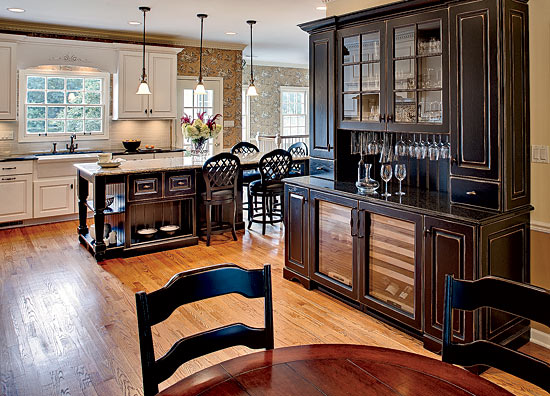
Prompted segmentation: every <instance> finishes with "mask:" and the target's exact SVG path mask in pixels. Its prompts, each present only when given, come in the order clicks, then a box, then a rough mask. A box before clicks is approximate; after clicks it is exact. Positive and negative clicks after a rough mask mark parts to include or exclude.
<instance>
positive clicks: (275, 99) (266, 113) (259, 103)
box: [242, 66, 309, 138]
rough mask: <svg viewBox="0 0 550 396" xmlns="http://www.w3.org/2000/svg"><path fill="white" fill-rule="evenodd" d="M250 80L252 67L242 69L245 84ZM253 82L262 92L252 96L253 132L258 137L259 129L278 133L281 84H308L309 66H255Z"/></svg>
mask: <svg viewBox="0 0 550 396" xmlns="http://www.w3.org/2000/svg"><path fill="white" fill-rule="evenodd" d="M249 82H250V67H249V66H245V68H244V70H243V81H242V83H243V85H248V83H249ZM254 83H255V85H256V88H257V89H258V92H259V95H258V96H256V97H251V98H250V135H251V137H252V138H253V137H255V136H256V135H257V134H258V132H260V133H262V134H265V135H275V134H276V133H277V132H278V131H279V130H280V100H281V95H280V91H279V87H281V86H290V87H308V86H309V71H308V69H299V68H290V67H274V66H254Z"/></svg>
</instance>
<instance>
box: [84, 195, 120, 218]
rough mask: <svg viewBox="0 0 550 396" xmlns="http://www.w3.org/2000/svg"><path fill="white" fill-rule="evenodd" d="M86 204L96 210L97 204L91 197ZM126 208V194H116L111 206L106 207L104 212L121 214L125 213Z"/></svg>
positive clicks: (93, 210)
mask: <svg viewBox="0 0 550 396" xmlns="http://www.w3.org/2000/svg"><path fill="white" fill-rule="evenodd" d="M86 206H87V207H88V209H90V210H91V211H92V212H95V206H94V201H93V200H91V199H89V200H87V201H86ZM125 210H126V203H125V201H124V196H121V195H115V199H114V201H113V203H112V204H111V206H109V207H107V208H105V211H104V214H105V215H113V214H120V213H124V212H125Z"/></svg>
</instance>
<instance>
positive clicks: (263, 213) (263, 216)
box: [262, 194, 267, 235]
mask: <svg viewBox="0 0 550 396" xmlns="http://www.w3.org/2000/svg"><path fill="white" fill-rule="evenodd" d="M265 198H266V197H265V194H264V195H262V235H265V223H266V220H265V215H266V213H265V212H266V210H267V202H266V199H265Z"/></svg>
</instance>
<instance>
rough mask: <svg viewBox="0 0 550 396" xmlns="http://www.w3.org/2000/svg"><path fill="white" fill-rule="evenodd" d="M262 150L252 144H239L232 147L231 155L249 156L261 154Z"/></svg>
mask: <svg viewBox="0 0 550 396" xmlns="http://www.w3.org/2000/svg"><path fill="white" fill-rule="evenodd" d="M259 152H260V149H259V148H258V147H257V146H256V145H255V144H252V143H250V142H239V143H237V144H236V145H234V146H233V147H231V154H235V155H248V154H256V153H259Z"/></svg>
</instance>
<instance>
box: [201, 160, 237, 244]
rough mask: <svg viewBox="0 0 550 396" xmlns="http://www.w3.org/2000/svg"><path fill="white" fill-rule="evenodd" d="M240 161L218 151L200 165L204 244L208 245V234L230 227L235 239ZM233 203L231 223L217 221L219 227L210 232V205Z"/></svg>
mask: <svg viewBox="0 0 550 396" xmlns="http://www.w3.org/2000/svg"><path fill="white" fill-rule="evenodd" d="M240 167H241V161H240V160H239V157H237V156H236V155H233V154H230V153H220V154H217V155H215V156H213V157H212V158H209V159H208V160H207V161H206V162H205V163H204V165H203V166H202V176H203V177H204V183H205V185H206V192H203V193H202V194H201V198H202V201H203V203H204V205H205V206H206V246H210V236H211V235H212V234H213V233H215V234H218V233H221V232H224V231H227V230H228V229H231V233H232V234H233V239H234V240H235V241H236V240H237V233H236V230H235V221H236V216H237V178H238V176H239V169H240ZM226 204H232V205H233V214H232V216H231V223H229V224H228V223H223V222H221V219H220V222H219V224H218V225H219V226H220V229H218V230H216V231H215V232H212V206H221V205H226Z"/></svg>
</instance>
